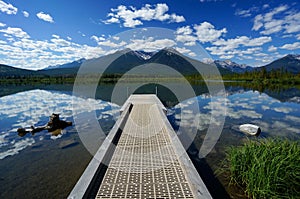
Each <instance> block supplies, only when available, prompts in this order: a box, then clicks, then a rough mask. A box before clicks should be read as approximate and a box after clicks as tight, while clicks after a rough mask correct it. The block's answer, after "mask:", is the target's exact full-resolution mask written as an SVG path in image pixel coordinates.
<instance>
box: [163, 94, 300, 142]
mask: <svg viewBox="0 0 300 199" xmlns="http://www.w3.org/2000/svg"><path fill="white" fill-rule="evenodd" d="M227 95H228V97H227V99H226V102H224V101H220V100H219V99H218V97H211V96H209V95H208V94H202V95H199V96H197V97H195V98H191V99H188V100H186V101H183V102H181V103H179V104H178V105H176V106H175V107H173V108H171V109H170V111H169V116H168V117H169V119H170V121H171V123H172V125H173V126H174V127H175V129H176V128H178V126H179V125H180V126H181V127H182V126H185V127H186V128H187V129H188V128H190V127H191V125H192V124H191V123H190V120H191V118H194V117H198V118H199V121H200V122H199V128H198V130H199V131H205V130H206V129H207V128H208V127H209V125H210V124H211V123H218V121H217V119H216V118H214V117H212V114H211V107H218V108H217V109H218V110H219V111H218V113H219V114H226V123H225V126H224V129H225V130H228V131H236V132H235V133H239V132H237V130H236V129H237V128H234V127H236V126H239V125H241V124H244V123H252V124H255V125H257V126H260V127H261V129H262V131H263V132H262V135H263V136H292V137H295V136H299V134H300V104H298V103H295V102H281V101H279V100H278V99H274V98H272V97H270V96H268V95H267V94H265V93H259V92H257V91H242V90H239V91H238V92H230V91H229V92H228V93H227ZM194 103H198V104H199V107H200V113H199V114H196V115H195V114H193V109H192V107H193V106H192V105H193V104H194ZM225 106H227V109H226V112H224V111H223V109H224V108H225ZM181 112H182V114H180V113H181ZM180 115H181V118H180Z"/></svg>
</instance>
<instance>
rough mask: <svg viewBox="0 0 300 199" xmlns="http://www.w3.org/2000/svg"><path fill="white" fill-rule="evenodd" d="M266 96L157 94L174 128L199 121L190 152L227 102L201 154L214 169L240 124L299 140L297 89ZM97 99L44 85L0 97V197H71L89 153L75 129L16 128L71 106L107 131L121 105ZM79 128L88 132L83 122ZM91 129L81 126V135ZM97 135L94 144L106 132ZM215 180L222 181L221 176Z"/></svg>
mask: <svg viewBox="0 0 300 199" xmlns="http://www.w3.org/2000/svg"><path fill="white" fill-rule="evenodd" d="M104 90H105V89H104ZM287 92H290V94H289V93H287ZM12 93H14V92H12ZM266 93H267V94H266ZM266 93H259V92H258V91H250V90H244V89H241V88H237V87H229V88H227V91H226V95H227V98H226V100H225V101H220V100H218V97H213V98H211V97H210V96H209V95H208V94H207V93H205V92H202V93H199V95H198V96H197V97H194V98H190V99H186V100H185V101H182V102H180V103H177V102H176V103H175V101H176V100H174V102H173V103H172V102H170V100H169V99H168V100H167V99H165V96H159V97H160V98H161V99H163V100H164V103H165V104H166V105H170V104H171V106H170V107H169V109H168V119H169V121H170V122H171V124H172V126H173V127H174V128H175V129H178V126H179V125H181V126H186V127H191V122H190V121H191V120H192V119H193V118H199V121H200V128H199V130H198V131H197V132H196V134H195V135H194V136H193V137H194V148H195V150H196V151H197V149H199V148H200V147H201V143H202V141H203V139H204V136H205V134H206V131H207V128H208V126H209V124H210V123H211V122H218V121H214V119H213V118H211V107H212V106H215V107H218V108H219V109H220V114H222V111H223V109H224V106H225V105H226V107H227V110H226V121H225V124H224V128H223V131H222V134H221V137H220V138H219V140H218V142H217V144H216V145H215V147H214V149H213V150H212V151H211V152H210V154H209V155H208V156H207V157H206V161H207V163H208V164H209V165H210V166H211V168H212V169H213V170H215V169H216V168H217V165H218V164H219V163H220V161H221V160H222V158H224V149H225V147H227V146H231V145H239V144H241V143H242V142H243V141H244V140H246V139H248V138H249V137H248V136H247V135H245V134H243V133H241V132H239V131H238V128H237V127H238V125H240V124H243V123H252V124H256V125H258V126H260V127H261V128H262V133H261V135H260V137H259V138H261V137H274V136H281V137H287V138H290V139H299V135H300V95H298V93H299V91H298V90H295V89H292V90H291V91H285V92H283V93H281V94H280V93H268V92H266ZM160 95H163V94H160ZM282 96H284V97H282ZM97 98H98V99H88V98H81V97H76V96H72V92H71V91H67V90H64V91H62V90H61V91H53V90H43V89H33V90H28V91H23V92H17V93H15V94H10V95H2V97H0V198H65V197H66V196H67V195H68V194H69V192H70V191H71V190H72V188H73V186H74V185H75V183H76V182H77V180H78V178H79V177H80V175H81V173H82V172H83V170H84V169H85V167H86V165H87V164H88V162H89V161H90V159H91V157H92V155H91V154H90V153H89V152H88V151H87V150H86V148H85V146H84V144H82V142H81V139H80V136H79V135H78V133H77V130H76V128H75V126H74V125H73V126H71V127H67V128H66V129H64V130H62V132H61V134H59V135H53V134H51V133H49V132H47V131H43V132H39V133H36V134H35V135H31V134H27V135H25V136H24V137H20V136H18V134H17V132H16V130H17V128H20V127H29V126H31V125H33V126H41V125H44V124H46V123H47V122H48V118H49V116H50V115H51V114H52V113H60V117H61V119H63V120H67V121H73V110H74V109H76V110H77V111H76V112H77V114H85V113H87V112H90V111H94V110H95V111H96V117H97V120H98V121H99V124H100V126H101V127H102V129H103V131H104V132H105V133H108V132H109V130H110V129H111V127H112V126H113V124H114V122H115V120H116V119H117V118H118V115H119V109H120V105H117V104H114V103H111V102H107V101H105V100H101V99H108V98H109V96H103V97H102V96H100V97H99V96H98V97H97ZM171 101H172V100H171ZM72 104H75V105H74V106H73V105H72ZM174 104H175V105H174ZM195 104H199V107H200V113H196V114H195V112H194V110H193V107H194V106H193V105H195ZM180 116H181V117H180ZM84 128H86V129H89V124H88V122H87V123H86V126H85V127H84ZM91 131H92V130H91ZM89 132H90V131H89V130H87V132H86V134H89ZM96 136H97V135H96ZM98 137H100V139H99V146H100V144H101V142H102V140H103V139H104V138H105V135H104V136H103V135H99V136H98ZM250 139H252V138H250ZM70 143H71V144H70ZM97 147H98V146H97ZM194 155H195V154H194ZM220 181H221V182H222V183H223V184H224V183H226V182H225V181H224V180H223V179H220ZM224 186H225V185H224ZM229 191H230V190H229Z"/></svg>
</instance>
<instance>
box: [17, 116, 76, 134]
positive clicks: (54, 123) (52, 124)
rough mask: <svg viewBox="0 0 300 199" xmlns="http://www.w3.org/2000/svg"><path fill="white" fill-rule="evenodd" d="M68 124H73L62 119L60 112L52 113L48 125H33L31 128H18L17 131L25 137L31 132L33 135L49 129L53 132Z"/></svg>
mask: <svg viewBox="0 0 300 199" xmlns="http://www.w3.org/2000/svg"><path fill="white" fill-rule="evenodd" d="M68 126H72V122H70V121H63V120H60V119H59V114H55V113H52V115H51V116H50V119H49V122H48V123H47V124H46V125H44V126H37V127H34V126H31V127H30V128H18V130H17V132H18V135H19V136H21V137H23V136H25V135H26V134H27V133H31V134H32V135H34V134H35V133H37V132H40V131H43V130H48V132H53V131H56V130H58V129H64V128H66V127H68Z"/></svg>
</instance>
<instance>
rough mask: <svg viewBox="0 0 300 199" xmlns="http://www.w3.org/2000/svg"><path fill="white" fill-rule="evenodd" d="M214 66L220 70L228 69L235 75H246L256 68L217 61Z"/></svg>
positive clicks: (227, 61) (226, 61)
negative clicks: (245, 73)
mask: <svg viewBox="0 0 300 199" xmlns="http://www.w3.org/2000/svg"><path fill="white" fill-rule="evenodd" d="M214 64H215V65H216V66H217V67H219V68H224V69H227V70H229V71H231V72H233V73H244V72H246V71H248V72H250V71H253V70H254V68H253V67H251V66H248V65H246V64H238V63H235V62H233V61H231V60H224V61H220V60H215V61H214Z"/></svg>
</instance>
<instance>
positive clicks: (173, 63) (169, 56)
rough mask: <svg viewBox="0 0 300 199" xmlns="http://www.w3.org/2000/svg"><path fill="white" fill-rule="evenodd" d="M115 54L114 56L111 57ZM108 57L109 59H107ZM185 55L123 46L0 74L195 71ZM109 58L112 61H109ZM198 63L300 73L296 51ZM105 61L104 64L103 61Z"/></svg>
mask: <svg viewBox="0 0 300 199" xmlns="http://www.w3.org/2000/svg"><path fill="white" fill-rule="evenodd" d="M110 57H115V58H116V59H111V58H110ZM110 59H111V60H110ZM188 59H190V58H188V57H186V56H185V55H183V54H181V53H179V52H178V51H176V50H175V49H173V48H164V49H162V50H160V51H156V52H144V51H133V50H131V49H124V50H121V51H116V52H115V53H112V54H109V55H105V56H102V57H99V58H95V59H91V60H86V59H84V58H83V59H79V60H76V61H73V62H70V63H65V64H62V65H56V66H49V67H46V68H44V69H42V70H38V71H33V70H26V69H19V68H15V67H12V66H7V65H4V64H0V72H1V74H0V76H1V77H3V76H12V77H13V76H32V75H35V76H43V75H44V76H68V75H76V74H77V72H78V70H79V68H80V66H81V65H82V64H83V65H85V64H91V65H93V70H94V71H97V72H99V71H102V72H106V73H108V74H115V73H116V74H124V73H126V72H127V71H129V70H131V69H133V68H134V67H136V66H138V65H143V64H149V63H152V66H151V67H153V64H155V63H156V64H163V65H167V66H170V67H172V68H173V69H175V70H177V71H178V72H179V73H181V74H183V75H192V74H195V73H196V72H197V71H196V70H195V69H194V68H193V66H191V64H190V63H189V62H188V61H187V60H188ZM112 60H113V61H112ZM194 61H195V62H196V63H198V64H197V65H199V66H200V67H207V66H206V65H207V64H213V65H216V66H217V67H218V69H219V70H220V73H221V74H228V73H238V74H241V73H244V72H246V71H248V72H249V71H253V70H260V69H263V68H265V69H266V70H267V71H271V70H279V69H280V70H282V68H283V69H284V70H286V71H288V72H291V73H293V74H298V73H300V55H297V54H289V55H286V56H284V57H282V58H279V59H277V60H274V61H273V62H271V63H269V64H267V65H265V66H262V67H256V68H255V67H251V66H248V65H246V64H238V63H235V62H233V61H231V60H211V62H200V61H198V60H194ZM104 63H107V65H106V66H108V67H105V64H104Z"/></svg>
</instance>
